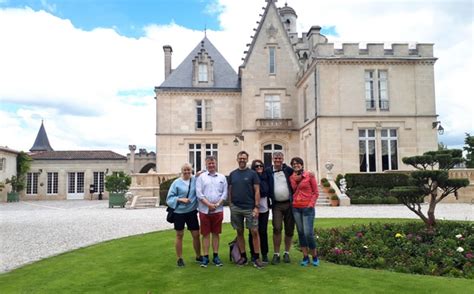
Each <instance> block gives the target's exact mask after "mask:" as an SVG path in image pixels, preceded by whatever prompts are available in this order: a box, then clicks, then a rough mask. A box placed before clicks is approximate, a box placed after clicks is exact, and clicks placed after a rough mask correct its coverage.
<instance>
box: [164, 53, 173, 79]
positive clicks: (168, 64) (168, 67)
mask: <svg viewBox="0 0 474 294" xmlns="http://www.w3.org/2000/svg"><path fill="white" fill-rule="evenodd" d="M163 51H164V52H165V80H166V79H167V78H168V76H169V75H170V74H171V54H172V53H173V48H171V46H170V45H165V46H163Z"/></svg>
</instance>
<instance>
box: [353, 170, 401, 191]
mask: <svg viewBox="0 0 474 294" xmlns="http://www.w3.org/2000/svg"><path fill="white" fill-rule="evenodd" d="M345 178H346V181H347V188H348V189H351V188H354V187H378V188H387V189H389V190H390V189H392V188H393V187H396V186H408V179H409V176H408V175H407V174H401V173H370V174H365V173H364V174H362V173H360V174H359V173H358V174H346V176H345Z"/></svg>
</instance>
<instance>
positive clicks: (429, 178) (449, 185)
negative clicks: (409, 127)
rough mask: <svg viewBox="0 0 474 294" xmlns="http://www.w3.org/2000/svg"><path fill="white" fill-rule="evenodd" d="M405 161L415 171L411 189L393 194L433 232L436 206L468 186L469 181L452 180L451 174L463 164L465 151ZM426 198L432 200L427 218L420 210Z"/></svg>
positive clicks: (431, 154) (406, 158)
mask: <svg viewBox="0 0 474 294" xmlns="http://www.w3.org/2000/svg"><path fill="white" fill-rule="evenodd" d="M402 161H403V163H405V164H407V165H411V166H413V167H414V168H415V169H416V170H415V171H412V172H410V184H411V186H402V187H395V188H393V189H392V190H390V191H391V193H392V195H394V196H395V197H397V198H398V199H399V200H400V201H401V202H402V203H403V204H404V205H405V206H407V207H408V209H410V210H411V211H413V212H414V213H415V214H416V215H418V216H419V217H420V218H421V219H422V220H423V221H424V222H425V224H426V225H427V226H428V227H429V228H434V227H435V226H436V217H435V209H436V204H438V203H439V202H440V201H441V200H443V199H444V198H446V197H447V196H449V195H451V194H454V195H455V196H456V197H457V191H458V190H459V189H461V188H463V187H466V186H467V185H469V180H468V179H449V170H450V169H452V168H453V167H454V166H455V165H457V164H459V163H462V162H463V161H464V159H463V158H462V150H460V149H451V150H439V151H429V152H426V153H424V154H423V155H422V156H412V157H404V158H403V159H402ZM425 196H430V198H429V200H430V202H429V205H428V211H427V214H426V215H425V214H424V213H423V212H422V210H421V203H423V199H424V197H425Z"/></svg>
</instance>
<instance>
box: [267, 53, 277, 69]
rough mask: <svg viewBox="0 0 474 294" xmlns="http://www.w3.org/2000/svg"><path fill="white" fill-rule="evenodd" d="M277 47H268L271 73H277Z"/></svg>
mask: <svg viewBox="0 0 474 294" xmlns="http://www.w3.org/2000/svg"><path fill="white" fill-rule="evenodd" d="M275 53H276V52H275V47H269V48H268V72H269V73H270V74H275V73H276V56H275Z"/></svg>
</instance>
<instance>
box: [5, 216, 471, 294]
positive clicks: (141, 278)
mask: <svg viewBox="0 0 474 294" xmlns="http://www.w3.org/2000/svg"><path fill="white" fill-rule="evenodd" d="M374 221H382V222H402V221H406V220H392V219H391V220H387V219H385V220H381V219H378V220H374V219H370V220H369V219H319V220H317V221H316V226H318V227H321V228H323V227H324V228H328V227H334V226H345V225H351V224H355V223H369V222H374ZM223 231H224V232H223V234H222V236H221V245H222V246H221V249H220V252H221V258H222V259H223V261H224V266H223V267H222V268H216V267H214V266H209V267H208V268H207V269H203V268H200V267H199V265H198V264H196V263H194V262H193V260H194V256H193V253H192V249H191V238H190V235H189V234H186V236H185V247H184V252H185V262H186V267H185V268H177V267H176V258H175V253H174V231H164V232H157V233H150V234H145V235H140V236H134V237H128V238H123V239H119V240H115V241H110V242H105V243H101V244H98V245H94V246H90V247H87V248H83V249H80V250H76V251H72V252H69V253H65V254H62V255H59V256H56V257H53V258H49V259H45V260H42V261H40V262H36V263H34V264H31V265H27V266H24V267H22V268H20V269H17V270H14V271H12V272H9V273H6V274H3V275H0V292H1V293H71V292H74V293H104V292H109V293H117V292H127V293H216V291H219V292H217V293H220V292H222V293H275V294H276V293H304V292H306V293H382V292H383V293H397V294H400V293H430V294H433V293H472V289H474V281H472V280H466V279H454V278H440V277H430V276H420V275H409V274H400V273H394V272H389V271H378V270H370V269H360V268H353V267H349V266H341V265H335V264H331V263H328V262H324V261H323V262H321V265H320V267H318V268H313V267H308V268H303V267H300V266H299V265H298V263H297V259H299V258H300V253H299V252H298V251H297V250H296V249H292V252H291V254H292V257H293V262H292V264H289V265H288V264H280V265H278V266H272V265H268V266H267V267H266V268H265V269H263V270H257V269H254V268H252V267H250V266H246V267H243V268H238V267H236V266H235V265H233V264H231V263H230V262H229V261H228V247H227V242H229V241H231V240H232V239H233V237H234V231H233V230H232V229H231V228H230V226H229V225H225V226H224V230H223ZM270 236H271V234H270ZM270 247H272V246H270ZM25 250H27V249H26V247H25Z"/></svg>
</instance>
